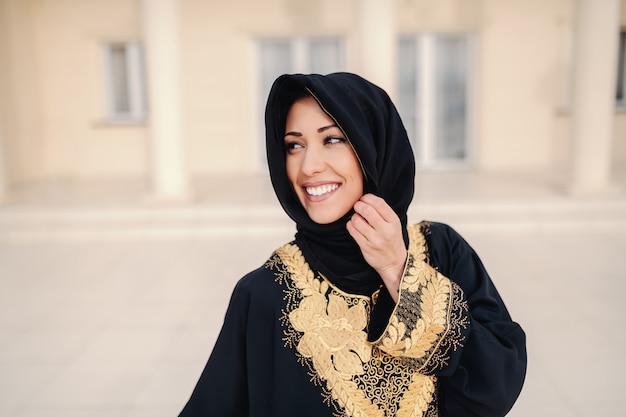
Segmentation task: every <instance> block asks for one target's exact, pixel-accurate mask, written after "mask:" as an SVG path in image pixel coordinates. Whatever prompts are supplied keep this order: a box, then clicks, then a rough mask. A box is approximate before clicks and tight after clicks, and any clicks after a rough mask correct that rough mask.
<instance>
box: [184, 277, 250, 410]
mask: <svg viewBox="0 0 626 417" xmlns="http://www.w3.org/2000/svg"><path fill="white" fill-rule="evenodd" d="M249 305H250V294H249V292H248V291H247V289H245V288H242V285H241V281H240V283H239V284H238V285H237V286H236V287H235V289H234V291H233V294H232V296H231V299H230V303H229V306H228V310H227V311H226V316H225V318H224V324H223V325H222V329H221V331H220V334H219V336H218V338H217V341H216V343H215V346H214V348H213V352H212V353H211V356H210V357H209V360H208V362H207V364H206V366H205V368H204V370H203V371H202V374H201V376H200V379H199V380H198V383H197V384H196V387H195V388H194V390H193V393H192V394H191V398H190V399H189V401H188V402H187V404H186V405H185V407H184V408H183V410H182V412H181V413H180V417H205V416H206V417H208V416H211V417H212V416H224V417H239V416H242V417H243V416H247V415H248V393H247V375H246V328H247V320H248V310H249Z"/></svg>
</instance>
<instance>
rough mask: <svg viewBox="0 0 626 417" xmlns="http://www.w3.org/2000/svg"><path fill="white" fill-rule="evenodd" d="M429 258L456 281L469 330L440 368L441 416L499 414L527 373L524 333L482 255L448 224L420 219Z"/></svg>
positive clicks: (513, 398)
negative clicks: (462, 294) (466, 307)
mask: <svg viewBox="0 0 626 417" xmlns="http://www.w3.org/2000/svg"><path fill="white" fill-rule="evenodd" d="M424 232H425V235H426V238H427V243H428V253H429V256H430V259H429V262H430V264H431V265H432V266H434V267H435V268H437V269H439V271H440V272H441V273H442V274H443V275H445V276H447V277H448V278H450V279H451V280H452V281H454V282H456V283H457V284H458V285H459V286H460V287H461V288H462V289H463V291H464V292H465V295H466V297H467V302H468V305H469V315H470V320H471V331H470V333H469V335H468V336H467V340H466V341H465V345H464V347H463V348H462V349H459V350H457V351H456V352H454V354H453V356H455V355H457V357H456V358H454V357H453V358H452V360H451V362H450V363H451V366H448V367H445V368H443V369H441V370H440V371H439V372H438V373H437V376H438V377H439V383H440V388H439V407H440V415H442V416H450V417H454V416H480V417H490V416H493V417H495V416H504V415H505V414H506V413H507V412H508V411H509V410H510V409H511V407H512V406H513V404H514V402H515V401H516V400H517V397H518V396H519V394H520V391H521V389H522V385H523V383H524V378H525V375H526V337H525V334H524V331H523V330H522V328H521V327H520V326H519V325H518V324H517V323H515V322H513V321H512V320H511V317H510V315H509V313H508V311H507V309H506V306H505V305H504V302H503V301H502V299H501V297H500V295H499V294H498V291H497V290H496V288H495V286H494V284H493V282H492V281H491V279H490V278H489V275H488V274H487V271H486V270H485V268H484V266H483V264H482V262H481V260H480V259H479V257H478V255H477V254H476V252H474V250H473V249H472V248H471V247H470V246H469V244H468V243H467V242H466V241H465V240H464V239H463V238H462V237H461V236H460V235H459V234H458V233H456V232H455V231H454V230H453V229H452V228H450V227H449V226H447V225H444V224H440V223H432V224H425V226H424Z"/></svg>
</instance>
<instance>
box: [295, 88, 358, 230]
mask: <svg viewBox="0 0 626 417" xmlns="http://www.w3.org/2000/svg"><path fill="white" fill-rule="evenodd" d="M285 132H286V133H285V147H286V148H287V156H286V158H287V160H286V164H287V178H288V179H289V182H290V183H291V186H292V187H293V189H294V191H295V192H296V195H297V196H298V199H299V200H300V203H301V204H302V206H303V207H304V209H305V210H306V212H307V213H308V215H309V217H310V218H311V220H313V221H314V222H316V223H319V224H328V223H332V222H334V221H336V220H339V219H340V218H341V217H342V216H343V215H344V214H346V213H347V212H348V211H350V209H352V207H353V206H354V203H356V202H357V201H358V200H359V198H360V197H361V196H362V195H363V174H362V171H361V167H360V164H359V161H358V159H357V157H356V154H355V153H354V150H353V149H352V146H351V145H350V143H349V142H348V139H347V138H346V137H345V136H344V134H343V132H342V131H341V129H339V127H338V126H337V125H336V124H335V122H334V121H333V120H332V119H331V118H330V117H329V116H328V115H327V114H326V113H324V111H322V109H321V108H320V107H319V105H318V104H317V102H316V101H315V99H314V98H313V97H306V98H301V99H298V100H296V101H295V102H294V104H293V105H292V106H291V108H290V109H289V113H287V123H286V126H285Z"/></svg>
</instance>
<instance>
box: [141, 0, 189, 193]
mask: <svg viewBox="0 0 626 417" xmlns="http://www.w3.org/2000/svg"><path fill="white" fill-rule="evenodd" d="M141 11H142V18H143V36H144V44H145V53H146V69H147V79H148V100H149V135H150V147H151V167H152V173H151V176H152V178H151V179H152V191H153V193H154V197H155V198H157V199H181V198H185V197H187V194H188V178H187V172H186V167H185V155H184V143H183V140H184V136H183V126H182V110H181V90H180V73H179V65H178V63H179V62H180V56H179V32H178V31H179V27H178V24H179V15H178V1H177V0H141Z"/></svg>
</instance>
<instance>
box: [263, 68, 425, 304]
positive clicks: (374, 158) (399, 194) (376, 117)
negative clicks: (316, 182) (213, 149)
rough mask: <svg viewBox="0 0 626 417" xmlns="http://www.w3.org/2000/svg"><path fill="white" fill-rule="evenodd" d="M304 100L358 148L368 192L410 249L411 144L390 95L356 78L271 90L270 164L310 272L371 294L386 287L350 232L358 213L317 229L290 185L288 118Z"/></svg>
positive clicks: (324, 78)
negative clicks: (392, 215) (395, 220)
mask: <svg viewBox="0 0 626 417" xmlns="http://www.w3.org/2000/svg"><path fill="white" fill-rule="evenodd" d="M307 94H310V95H312V96H313V97H314V98H315V100H317V102H318V104H319V105H320V107H321V108H322V110H323V111H324V112H326V114H328V116H329V117H330V118H331V119H333V120H334V121H335V122H336V123H337V126H339V128H340V129H341V130H342V131H343V133H344V134H345V135H346V137H347V139H348V140H349V142H350V143H351V145H352V147H353V148H354V150H355V152H356V154H357V157H358V159H359V161H360V163H361V168H362V170H363V184H364V185H363V187H364V190H363V192H364V193H373V194H375V195H377V196H379V197H381V198H383V199H384V200H385V201H386V202H387V204H389V205H390V206H391V208H392V209H393V210H394V211H395V212H396V214H397V215H398V217H399V218H400V221H401V223H402V229H403V234H404V241H405V245H408V237H407V232H406V224H407V214H406V212H407V210H408V208H409V204H410V203H411V200H412V198H413V192H414V176H415V160H414V158H413V152H412V149H411V145H410V143H409V139H408V137H407V133H406V130H405V128H404V125H403V124H402V120H401V119H400V116H399V114H398V112H397V110H396V108H395V106H394V105H393V103H392V102H391V100H390V98H389V96H388V95H387V93H385V91H383V90H382V89H381V88H379V87H377V86H375V85H374V84H372V83H370V82H369V81H367V80H365V79H363V78H361V77H359V76H358V75H355V74H350V73H334V74H329V75H318V74H309V75H304V74H294V75H282V76H280V77H279V78H278V79H276V81H274V84H273V86H272V89H271V90H270V93H269V97H268V100H267V106H266V109H265V128H266V146H267V161H268V165H269V171H270V177H271V180H272V185H273V187H274V191H275V192H276V195H277V196H278V200H279V201H280V204H281V205H282V207H283V209H284V210H285V212H287V214H288V215H289V217H291V218H292V219H293V220H294V221H295V222H296V226H297V233H296V239H295V241H296V243H297V245H298V246H299V247H300V249H301V250H302V253H303V254H304V257H305V259H306V260H307V262H308V263H309V265H310V266H311V267H312V268H313V269H314V270H317V271H319V272H321V273H322V274H324V275H325V276H326V277H327V278H328V279H329V280H330V281H331V282H332V283H333V284H334V285H336V286H337V287H339V288H340V289H342V290H344V291H347V292H351V293H357V294H364V295H371V294H372V293H373V292H374V291H375V290H376V289H378V288H379V287H380V285H381V284H382V280H381V279H380V277H379V276H378V274H377V273H376V271H374V269H373V268H371V267H370V266H369V265H368V264H367V263H366V262H365V259H364V258H363V255H362V253H361V250H360V249H359V246H358V245H357V244H356V242H355V241H354V239H352V237H351V236H350V234H349V233H348V231H347V230H346V222H347V221H348V220H349V219H350V217H351V216H352V214H353V212H352V211H351V212H349V213H346V215H345V216H343V217H342V218H341V219H339V220H337V221H336V222H333V223H330V224H318V223H315V222H314V221H312V220H311V219H310V218H309V216H308V214H307V213H306V211H305V210H304V208H303V207H302V205H301V204H300V201H299V200H298V197H297V196H296V194H295V192H294V190H293V189H292V187H291V184H290V182H289V180H288V179H287V173H286V166H285V157H286V149H285V146H284V134H285V123H286V121H287V112H288V111H289V108H290V107H291V105H292V104H293V102H294V101H295V100H296V99H298V98H300V97H304V96H306V95H307Z"/></svg>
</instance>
